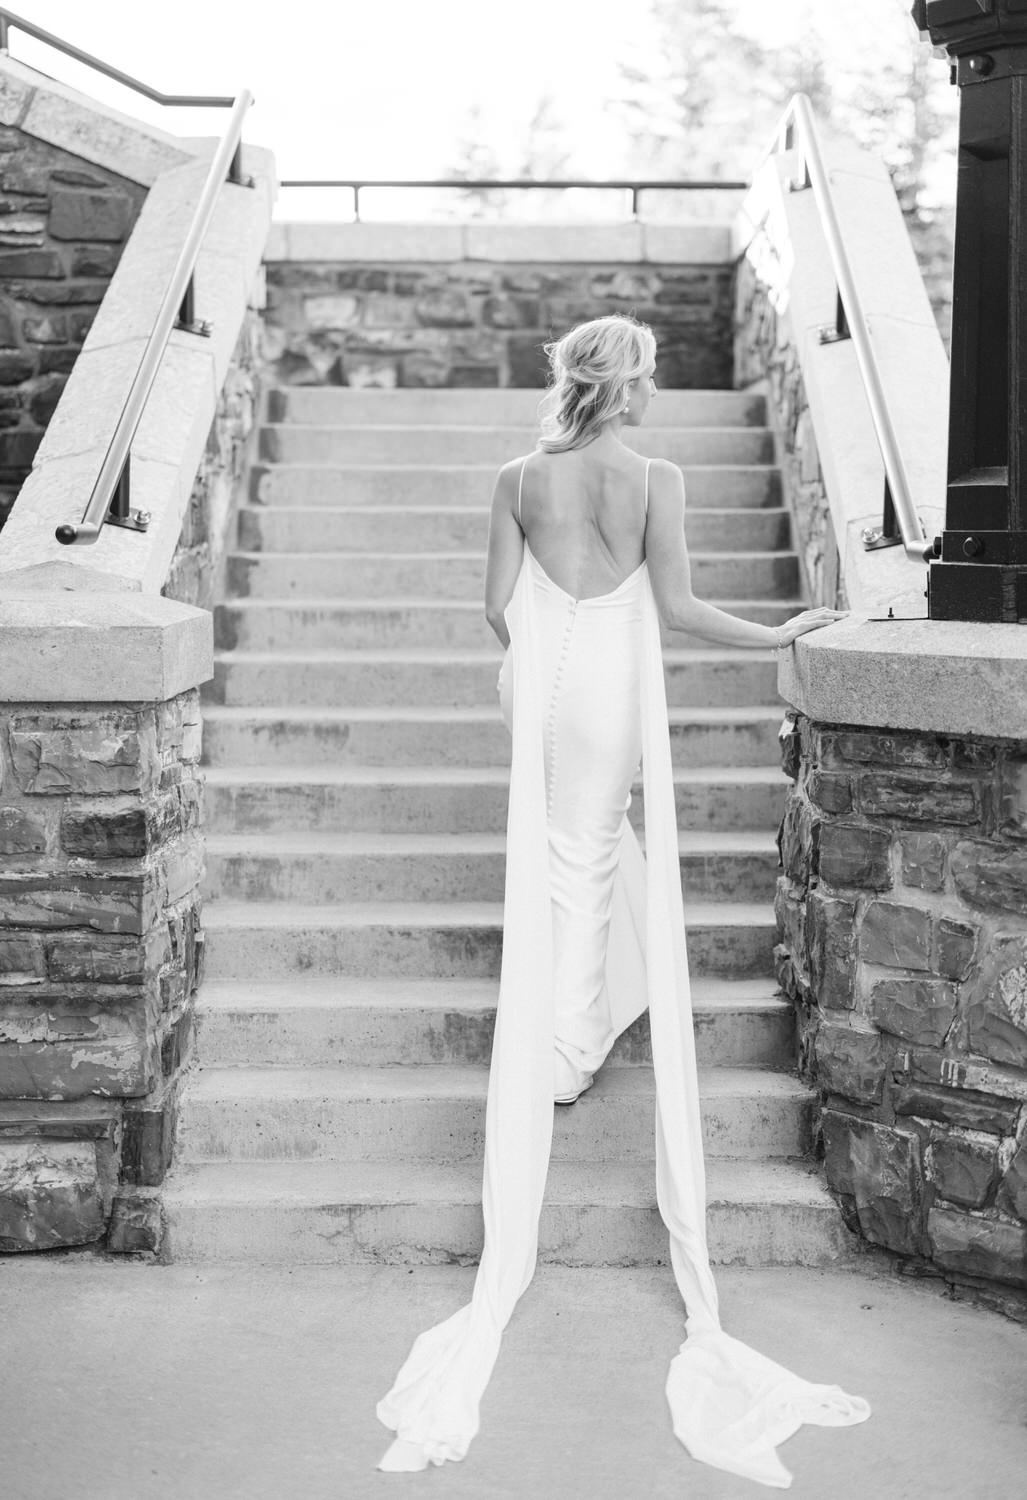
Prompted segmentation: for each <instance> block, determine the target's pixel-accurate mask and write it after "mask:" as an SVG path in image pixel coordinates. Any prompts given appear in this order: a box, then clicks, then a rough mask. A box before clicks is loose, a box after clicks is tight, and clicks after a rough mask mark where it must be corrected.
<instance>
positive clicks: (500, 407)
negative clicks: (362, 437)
mask: <svg viewBox="0 0 1027 1500" xmlns="http://www.w3.org/2000/svg"><path fill="white" fill-rule="evenodd" d="M544 394H545V392H544V391H541V390H539V389H537V388H535V387H520V388H517V387H513V388H511V387H509V386H506V387H503V388H502V389H501V390H474V389H452V388H447V389H443V390H431V389H426V390H391V391H386V390H358V389H354V388H350V387H346V386H342V387H333V386H272V387H271V389H270V390H269V391H268V415H269V417H270V420H271V421H272V422H297V423H302V422H307V423H310V422H312V423H314V424H325V425H328V424H331V425H336V424H338V425H340V426H346V427H369V426H374V425H376V424H379V423H385V424H387V425H390V426H392V425H395V424H396V423H409V424H411V425H413V426H423V425H426V424H429V425H436V426H444V425H447V424H450V423H453V422H455V423H457V424H458V425H460V426H472V425H474V424H475V423H478V424H481V425H482V426H485V427H495V426H496V424H497V423H500V424H504V423H510V422H513V423H522V424H524V425H528V424H530V423H534V422H535V421H537V419H538V408H539V402H540V401H541V399H542V397H543V396H544ZM766 410H767V408H766V401H765V400H764V398H763V397H762V396H760V395H753V394H751V393H750V392H748V391H703V390H695V391H681V390H661V391H660V392H659V393H658V395H657V397H656V398H655V400H654V403H653V405H652V408H651V411H652V414H653V416H654V417H655V418H656V419H657V420H658V421H659V422H660V423H661V424H662V425H663V426H670V427H736V426H738V427H741V426H750V427H759V426H761V425H762V424H763V423H764V422H765V421H766Z"/></svg>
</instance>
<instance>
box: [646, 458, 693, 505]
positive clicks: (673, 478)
mask: <svg viewBox="0 0 1027 1500" xmlns="http://www.w3.org/2000/svg"><path fill="white" fill-rule="evenodd" d="M648 463H649V488H650V492H652V491H653V489H654V487H655V491H656V493H657V494H661V495H667V496H671V495H679V494H682V493H683V492H684V485H685V479H684V475H683V474H682V472H681V469H680V468H679V466H678V465H677V464H676V463H674V462H673V460H672V459H669V458H651V459H649V460H648Z"/></svg>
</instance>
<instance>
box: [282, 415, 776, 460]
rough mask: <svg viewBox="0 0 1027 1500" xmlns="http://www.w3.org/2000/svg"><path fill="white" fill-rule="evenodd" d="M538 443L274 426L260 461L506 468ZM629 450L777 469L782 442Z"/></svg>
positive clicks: (688, 437)
mask: <svg viewBox="0 0 1027 1500" xmlns="http://www.w3.org/2000/svg"><path fill="white" fill-rule="evenodd" d="M537 440H538V430H537V428H536V427H534V426H532V425H523V426H519V427H518V426H507V425H505V424H504V425H495V424H490V425H488V426H473V425H472V426H457V425H449V424H447V425H446V426H437V425H431V424H425V425H422V426H410V425H404V424H399V423H397V424H383V425H381V426H374V427H342V426H330V427H326V426H314V425H312V424H304V425H302V426H300V425H293V424H291V423H286V424H276V423H268V424H267V425H266V426H264V427H262V428H261V430H260V458H261V459H262V460H264V461H265V462H268V463H336V464H344V463H349V464H386V463H393V464H395V463H428V464H433V463H435V464H437V463H447V464H458V463H467V464H487V463H491V464H495V465H496V466H497V467H498V466H499V465H500V464H505V463H507V462H508V461H509V460H510V459H511V458H514V457H516V456H517V455H518V454H523V453H530V452H532V451H533V450H534V448H535V444H536V442H537ZM624 442H625V443H626V445H627V446H628V447H629V448H634V449H635V450H636V451H637V452H638V453H642V454H645V455H646V456H647V457H649V458H668V459H670V460H671V461H672V462H674V463H678V464H716V463H726V464H758V463H767V464H769V463H773V461H774V436H773V433H772V432H771V431H770V429H769V428H767V427H696V428H693V429H688V428H676V427H662V428H661V427H644V428H643V427H640V428H631V429H629V430H628V431H627V432H625V433H624Z"/></svg>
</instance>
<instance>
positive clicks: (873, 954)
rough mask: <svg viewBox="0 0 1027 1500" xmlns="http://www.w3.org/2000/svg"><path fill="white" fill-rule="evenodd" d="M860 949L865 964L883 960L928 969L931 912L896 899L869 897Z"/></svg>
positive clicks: (891, 964) (887, 963) (897, 965)
mask: <svg viewBox="0 0 1027 1500" xmlns="http://www.w3.org/2000/svg"><path fill="white" fill-rule="evenodd" d="M859 953H860V958H861V959H862V960H863V962H864V963H868V964H883V965H885V966H886V967H888V968H891V969H930V967H931V914H930V912H926V911H921V910H920V908H919V907H916V906H903V905H900V903H899V902H897V901H871V902H870V904H869V906H868V907H867V909H866V911H865V913H864V915H863V925H862V927H861V929H860V934H859Z"/></svg>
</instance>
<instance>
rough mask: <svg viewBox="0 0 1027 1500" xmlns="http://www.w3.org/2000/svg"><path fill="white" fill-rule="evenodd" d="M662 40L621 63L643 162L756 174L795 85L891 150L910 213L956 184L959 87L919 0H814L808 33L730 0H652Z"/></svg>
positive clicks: (840, 122)
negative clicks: (755, 19) (922, 23)
mask: <svg viewBox="0 0 1027 1500" xmlns="http://www.w3.org/2000/svg"><path fill="white" fill-rule="evenodd" d="M649 3H650V20H651V24H652V28H653V33H654V35H655V38H656V40H657V46H656V47H655V48H653V47H651V46H649V45H647V46H646V47H645V49H644V51H641V52H640V55H639V59H638V60H634V61H628V62H625V63H624V64H623V65H622V67H621V80H622V90H621V98H620V100H619V101H618V108H619V109H620V111H621V115H622V118H623V119H624V122H625V127H626V130H627V133H628V136H629V139H630V143H631V146H630V159H631V163H632V170H634V171H637V172H643V171H644V172H650V173H653V174H654V175H661V176H662V175H666V176H718V175H719V176H724V177H742V178H748V177H749V176H751V173H752V170H753V168H754V166H755V165H756V162H757V160H758V158H759V153H760V152H761V151H762V150H763V149H764V147H765V146H766V144H767V142H768V141H769V139H770V135H771V132H772V131H773V129H774V125H775V122H776V120H777V118H778V116H779V115H780V113H781V110H782V109H783V107H784V105H785V104H786V103H787V101H788V99H789V98H790V97H791V95H792V94H794V93H796V92H803V93H806V94H808V95H809V96H810V99H811V101H812V104H813V108H814V111H815V113H816V115H817V118H818V120H819V121H820V122H821V124H822V125H823V126H824V127H825V128H826V130H827V131H828V132H835V133H837V134H839V135H842V136H844V137H846V138H847V139H849V140H852V141H855V142H856V143H857V144H858V145H860V146H863V147H865V148H866V149H868V150H870V151H872V152H874V154H875V155H877V156H880V157H881V158H882V159H883V160H884V161H885V162H886V164H887V165H888V167H889V169H890V171H891V174H892V178H893V181H894V183H895V188H896V192H897V193H898V195H899V199H900V201H901V202H902V205H903V208H904V209H905V210H906V212H907V213H925V214H926V213H929V212H930V210H931V207H932V205H934V204H936V203H937V202H938V201H939V200H942V201H943V200H944V199H945V198H946V197H947V196H949V192H948V190H947V187H946V183H947V180H948V179H951V183H952V185H953V187H954V183H955V158H954V152H955V139H956V98H955V90H954V89H952V88H951V87H950V85H949V82H948V71H947V69H946V67H945V64H944V63H943V62H940V61H939V60H938V59H937V58H935V57H934V56H933V55H932V52H931V49H930V45H929V43H925V42H922V41H921V40H920V39H919V37H918V35H917V32H916V29H915V27H914V25H913V22H912V20H911V18H910V16H909V4H908V0H876V3H872V0H870V3H868V0H863V3H862V4H861V5H860V7H859V8H858V10H856V12H855V14H854V13H853V10H852V9H850V8H848V7H846V8H844V9H843V8H842V7H836V6H834V5H833V4H832V3H831V0H825V3H824V4H822V5H811V6H810V7H809V10H808V12H807V20H808V24H807V25H805V26H804V27H803V28H801V31H800V34H799V37H798V39H797V40H796V39H793V38H788V39H783V40H781V41H779V42H778V41H773V40H771V41H768V40H767V39H766V32H765V31H764V32H763V34H761V35H759V36H757V35H755V34H753V33H750V32H747V31H746V29H745V27H744V24H743V22H742V20H740V19H739V15H738V7H737V6H733V5H730V4H726V3H724V0H649Z"/></svg>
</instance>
